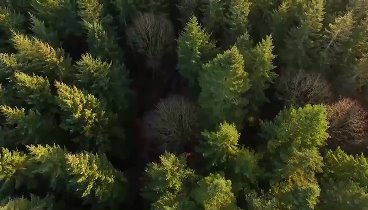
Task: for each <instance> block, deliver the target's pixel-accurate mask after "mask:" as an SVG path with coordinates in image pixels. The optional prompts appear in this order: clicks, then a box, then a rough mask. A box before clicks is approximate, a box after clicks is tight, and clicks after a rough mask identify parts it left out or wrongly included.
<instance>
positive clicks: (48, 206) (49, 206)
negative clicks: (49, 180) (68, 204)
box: [0, 195, 56, 210]
mask: <svg viewBox="0 0 368 210" xmlns="http://www.w3.org/2000/svg"><path fill="white" fill-rule="evenodd" d="M55 207H56V206H54V198H53V197H45V198H39V197H37V196H34V195H31V196H30V198H29V199H27V198H24V197H22V198H8V199H6V200H4V201H2V203H1V204H0V210H30V209H32V210H33V209H35V210H36V209H40V210H41V209H42V210H53V209H55Z"/></svg>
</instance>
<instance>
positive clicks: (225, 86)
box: [199, 47, 250, 128]
mask: <svg viewBox="0 0 368 210" xmlns="http://www.w3.org/2000/svg"><path fill="white" fill-rule="evenodd" d="M199 85H200V87H201V89H202V90H201V92H200V95H199V105H200V106H201V107H202V111H203V114H204V116H205V119H206V123H207V125H208V126H209V127H210V128H213V127H214V126H215V125H218V124H219V123H221V122H223V121H227V122H230V123H235V125H236V126H237V127H238V128H241V126H242V124H243V120H244V117H245V110H244V108H245V107H246V105H247V104H248V102H247V100H246V99H245V98H244V97H243V96H244V94H245V93H246V91H248V89H249V87H250V85H249V79H248V73H247V72H246V71H244V60H243V56H242V55H241V54H240V53H239V50H238V49H237V48H236V47H232V48H231V49H230V50H227V51H225V52H224V53H223V54H219V55H217V57H216V58H214V59H213V60H212V61H210V62H208V63H207V64H204V65H203V71H201V72H200V75H199Z"/></svg>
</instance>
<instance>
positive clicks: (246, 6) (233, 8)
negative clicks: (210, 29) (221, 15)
mask: <svg viewBox="0 0 368 210" xmlns="http://www.w3.org/2000/svg"><path fill="white" fill-rule="evenodd" d="M251 4H252V3H251V1H250V0H230V2H229V12H228V15H227V16H228V17H227V22H228V24H229V28H230V30H231V35H232V36H233V37H234V39H236V38H237V37H239V36H241V35H243V34H244V33H247V32H248V28H249V26H248V15H249V12H250V7H251Z"/></svg>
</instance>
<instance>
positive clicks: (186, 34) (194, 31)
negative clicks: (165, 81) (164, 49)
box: [178, 16, 215, 88]
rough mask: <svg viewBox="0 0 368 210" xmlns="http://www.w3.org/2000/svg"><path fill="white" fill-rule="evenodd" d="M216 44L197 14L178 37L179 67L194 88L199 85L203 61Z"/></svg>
mask: <svg viewBox="0 0 368 210" xmlns="http://www.w3.org/2000/svg"><path fill="white" fill-rule="evenodd" d="M214 48H215V45H214V43H213V42H212V41H211V40H210V35H209V34H208V33H206V31H204V30H203V29H202V28H201V26H200V25H199V23H198V20H197V18H196V17H195V16H193V17H192V18H190V20H189V22H188V23H187V24H186V26H185V28H184V31H183V32H182V33H181V35H180V36H179V38H178V58H179V63H178V68H179V71H180V74H181V75H182V76H184V77H185V78H186V79H187V80H188V82H189V85H190V86H191V87H192V88H195V87H197V79H198V76H199V74H200V72H201V71H202V65H203V63H204V62H205V61H206V60H207V59H208V57H207V56H208V54H209V53H210V51H211V50H214Z"/></svg>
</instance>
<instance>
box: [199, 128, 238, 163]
mask: <svg viewBox="0 0 368 210" xmlns="http://www.w3.org/2000/svg"><path fill="white" fill-rule="evenodd" d="M202 136H203V137H204V141H203V145H201V151H202V155H203V157H204V158H206V159H208V160H210V165H211V166H212V167H213V166H222V167H226V164H227V163H228V161H229V160H230V159H231V157H233V156H235V155H236V154H237V153H238V152H239V146H238V140H239V137H240V134H239V133H238V131H237V130H236V127H235V125H234V124H228V123H226V122H225V123H221V124H220V126H219V127H218V130H217V131H216V132H208V131H204V132H202Z"/></svg>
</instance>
